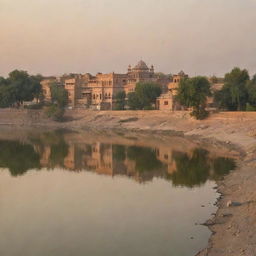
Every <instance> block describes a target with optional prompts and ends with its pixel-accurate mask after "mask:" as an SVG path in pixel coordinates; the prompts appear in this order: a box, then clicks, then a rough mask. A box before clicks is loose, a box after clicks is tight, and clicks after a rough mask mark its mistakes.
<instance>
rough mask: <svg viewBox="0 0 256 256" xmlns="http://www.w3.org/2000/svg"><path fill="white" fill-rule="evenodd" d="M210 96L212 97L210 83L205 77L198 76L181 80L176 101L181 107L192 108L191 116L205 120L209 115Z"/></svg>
mask: <svg viewBox="0 0 256 256" xmlns="http://www.w3.org/2000/svg"><path fill="white" fill-rule="evenodd" d="M208 96H211V91H210V83H209V81H208V80H207V79H206V78H205V77H202V76H197V77H194V78H184V79H182V80H181V82H180V84H179V87H178V91H177V96H176V99H177V100H178V101H179V102H180V104H181V105H184V106H186V107H192V108H193V111H192V113H191V115H192V116H194V117H195V118H196V119H204V118H206V117H207V115H208V112H207V111H206V109H205V108H206V103H207V97H208Z"/></svg>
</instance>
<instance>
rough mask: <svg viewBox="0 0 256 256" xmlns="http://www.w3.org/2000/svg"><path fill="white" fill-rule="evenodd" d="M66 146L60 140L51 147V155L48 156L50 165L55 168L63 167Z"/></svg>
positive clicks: (66, 152)
mask: <svg viewBox="0 0 256 256" xmlns="http://www.w3.org/2000/svg"><path fill="white" fill-rule="evenodd" d="M68 148H69V146H68V144H67V143H66V142H65V141H64V139H63V140H60V141H59V142H58V143H57V144H53V145H51V154H50V159H49V160H50V165H51V166H52V167H55V166H64V159H65V157H66V156H67V155H68Z"/></svg>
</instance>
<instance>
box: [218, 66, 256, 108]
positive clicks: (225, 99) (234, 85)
mask: <svg viewBox="0 0 256 256" xmlns="http://www.w3.org/2000/svg"><path fill="white" fill-rule="evenodd" d="M248 83H249V84H250V77H249V74H248V71H247V70H246V69H244V70H241V69H240V68H234V69H233V70H232V71H231V72H230V73H227V74H226V75H225V79H224V86H223V88H222V89H221V90H220V91H218V92H216V93H215V95H214V98H215V102H217V103H218V106H219V107H220V108H223V109H227V110H231V111H236V110H238V111H241V110H245V108H246V104H247V103H248V100H249V97H248V96H249V95H248V87H250V86H249V85H248ZM247 85H248V87H247ZM252 87H253V86H252Z"/></svg>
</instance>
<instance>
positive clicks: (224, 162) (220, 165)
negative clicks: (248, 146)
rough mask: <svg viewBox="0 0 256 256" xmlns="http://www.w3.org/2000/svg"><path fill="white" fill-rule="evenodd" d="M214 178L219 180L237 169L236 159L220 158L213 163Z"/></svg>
mask: <svg viewBox="0 0 256 256" xmlns="http://www.w3.org/2000/svg"><path fill="white" fill-rule="evenodd" d="M213 168H214V178H215V179H218V178H220V177H222V176H223V175H226V174H228V173H229V172H230V170H234V169H235V168H236V164H235V161H234V159H231V158H225V157H219V158H216V159H214V161H213Z"/></svg>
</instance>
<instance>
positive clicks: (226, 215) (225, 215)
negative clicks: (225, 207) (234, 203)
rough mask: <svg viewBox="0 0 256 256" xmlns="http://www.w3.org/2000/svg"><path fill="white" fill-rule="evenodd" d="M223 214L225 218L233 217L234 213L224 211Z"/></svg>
mask: <svg viewBox="0 0 256 256" xmlns="http://www.w3.org/2000/svg"><path fill="white" fill-rule="evenodd" d="M221 216H222V217H224V218H226V217H232V216H233V214H231V213H224V214H222V215H221Z"/></svg>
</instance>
